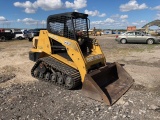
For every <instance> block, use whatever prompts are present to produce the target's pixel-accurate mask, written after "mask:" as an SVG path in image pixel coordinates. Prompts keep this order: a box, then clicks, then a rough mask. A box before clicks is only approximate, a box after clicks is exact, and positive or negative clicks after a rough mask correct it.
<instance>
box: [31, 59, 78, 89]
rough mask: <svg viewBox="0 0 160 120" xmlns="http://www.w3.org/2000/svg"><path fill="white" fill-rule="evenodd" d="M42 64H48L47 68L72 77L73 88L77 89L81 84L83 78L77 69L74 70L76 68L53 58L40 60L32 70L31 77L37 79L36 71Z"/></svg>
mask: <svg viewBox="0 0 160 120" xmlns="http://www.w3.org/2000/svg"><path fill="white" fill-rule="evenodd" d="M41 62H44V63H45V64H47V66H49V67H52V69H53V70H56V71H60V72H61V73H64V74H65V75H68V76H70V77H72V79H73V80H74V87H73V88H75V87H77V86H79V85H80V84H81V77H80V73H79V71H78V70H76V69H74V68H72V67H70V66H68V65H66V64H64V63H62V62H60V61H58V60H56V59H54V58H51V57H44V58H40V59H38V60H37V62H36V63H35V65H34V66H33V68H32V69H31V75H32V76H33V77H34V78H36V77H35V76H34V70H35V69H36V68H37V67H38V65H39V63H41ZM37 79H39V80H44V81H46V80H45V79H40V78H37ZM52 83H53V84H55V85H58V86H61V87H64V88H66V87H65V85H59V84H56V83H54V82H52ZM73 88H72V89H73Z"/></svg>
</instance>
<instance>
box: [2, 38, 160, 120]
mask: <svg viewBox="0 0 160 120" xmlns="http://www.w3.org/2000/svg"><path fill="white" fill-rule="evenodd" d="M96 38H97V39H98V40H99V43H100V45H101V47H102V50H103V52H104V54H105V57H106V61H107V62H118V63H121V64H124V68H125V69H126V71H127V72H128V73H129V74H130V75H131V76H132V77H133V79H134V80H135V82H134V85H133V86H132V87H131V89H129V90H128V92H127V93H126V94H124V95H123V96H122V97H121V98H120V99H119V100H118V101H117V102H116V103H115V104H114V105H113V106H107V105H105V104H104V103H100V102H97V101H95V100H91V99H89V98H86V97H84V96H83V94H82V91H81V90H64V89H62V88H60V87H57V86H55V85H52V84H50V83H47V82H43V81H38V80H36V79H34V78H33V77H32V76H31V75H30V70H31V68H32V66H33V65H34V62H32V61H30V60H29V59H28V52H29V50H30V48H31V47H32V43H31V42H28V41H27V40H21V41H19V40H13V41H8V42H0V63H1V64H0V68H1V69H0V119H1V120H53V119H54V120H87V119H88V120H122V119H123V120H132V119H133V120H159V119H160V44H154V45H147V44H119V43H117V42H116V41H115V40H114V37H109V36H97V37H96Z"/></svg>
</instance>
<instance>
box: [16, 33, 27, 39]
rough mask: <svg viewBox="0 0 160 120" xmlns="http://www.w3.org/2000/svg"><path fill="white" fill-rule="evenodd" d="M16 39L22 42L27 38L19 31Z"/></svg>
mask: <svg viewBox="0 0 160 120" xmlns="http://www.w3.org/2000/svg"><path fill="white" fill-rule="evenodd" d="M15 38H16V39H19V40H22V39H24V38H25V35H24V32H23V31H19V32H15Z"/></svg>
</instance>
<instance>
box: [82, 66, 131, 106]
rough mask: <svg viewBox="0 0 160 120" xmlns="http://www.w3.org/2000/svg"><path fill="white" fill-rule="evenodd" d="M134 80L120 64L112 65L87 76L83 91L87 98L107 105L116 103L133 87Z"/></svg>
mask: <svg viewBox="0 0 160 120" xmlns="http://www.w3.org/2000/svg"><path fill="white" fill-rule="evenodd" d="M133 82H134V80H133V79H132V77H131V76H130V75H129V74H128V73H127V72H126V71H125V69H124V68H123V67H122V66H121V65H120V64H118V63H111V64H110V65H106V66H104V67H102V68H99V69H98V70H96V71H94V72H91V73H89V74H86V76H85V79H84V82H83V86H82V91H83V93H84V95H85V96H87V97H89V98H91V99H95V100H97V101H101V102H105V103H106V104H107V105H112V104H113V103H115V102H116V101H117V100H118V99H119V98H120V97H121V96H122V95H123V94H124V93H125V92H127V90H128V89H129V88H130V87H131V86H132V84H133Z"/></svg>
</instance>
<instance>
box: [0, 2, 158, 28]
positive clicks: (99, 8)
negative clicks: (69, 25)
mask: <svg viewBox="0 0 160 120" xmlns="http://www.w3.org/2000/svg"><path fill="white" fill-rule="evenodd" d="M72 11H77V12H81V13H86V14H89V19H90V21H91V28H93V27H96V28H102V29H110V28H111V29H120V28H122V29H124V28H126V27H127V26H133V25H134V26H137V28H140V27H142V26H143V25H145V24H146V23H148V22H151V21H153V20H156V19H160V0H28V1H26V0H0V28H1V27H16V28H37V27H45V26H46V25H45V24H46V19H47V17H48V16H49V15H52V14H57V13H63V12H72Z"/></svg>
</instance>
